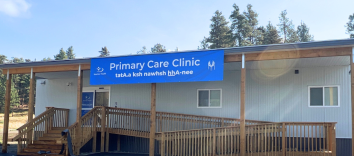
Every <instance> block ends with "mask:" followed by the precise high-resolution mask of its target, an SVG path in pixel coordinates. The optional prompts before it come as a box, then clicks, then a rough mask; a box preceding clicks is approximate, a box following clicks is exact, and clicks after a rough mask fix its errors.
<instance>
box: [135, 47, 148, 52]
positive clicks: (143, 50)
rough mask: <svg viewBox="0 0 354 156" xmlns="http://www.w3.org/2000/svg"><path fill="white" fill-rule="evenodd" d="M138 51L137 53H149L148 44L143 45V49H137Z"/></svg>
mask: <svg viewBox="0 0 354 156" xmlns="http://www.w3.org/2000/svg"><path fill="white" fill-rule="evenodd" d="M136 53H137V54H147V53H148V51H147V48H146V46H143V47H142V48H141V50H139V51H137V52H136Z"/></svg>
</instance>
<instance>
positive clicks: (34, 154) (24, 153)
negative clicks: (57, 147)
mask: <svg viewBox="0 0 354 156" xmlns="http://www.w3.org/2000/svg"><path fill="white" fill-rule="evenodd" d="M17 155H21V156H51V155H53V156H64V154H57V153H50V154H38V153H27V152H20V153H17Z"/></svg>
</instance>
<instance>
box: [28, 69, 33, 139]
mask: <svg viewBox="0 0 354 156" xmlns="http://www.w3.org/2000/svg"><path fill="white" fill-rule="evenodd" d="M34 83H35V73H33V68H31V75H30V88H29V101H28V122H31V121H32V119H33V108H34ZM32 133H33V131H32V130H30V131H28V133H27V138H28V141H27V145H28V144H32V135H33V134H32Z"/></svg>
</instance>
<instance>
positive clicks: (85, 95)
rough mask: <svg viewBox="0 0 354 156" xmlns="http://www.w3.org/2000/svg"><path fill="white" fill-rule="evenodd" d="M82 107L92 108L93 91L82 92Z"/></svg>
mask: <svg viewBox="0 0 354 156" xmlns="http://www.w3.org/2000/svg"><path fill="white" fill-rule="evenodd" d="M82 108H93V92H82Z"/></svg>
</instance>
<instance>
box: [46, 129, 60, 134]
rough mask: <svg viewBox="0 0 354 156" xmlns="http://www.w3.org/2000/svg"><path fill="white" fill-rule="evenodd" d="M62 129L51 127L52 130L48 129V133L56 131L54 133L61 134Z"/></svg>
mask: <svg viewBox="0 0 354 156" xmlns="http://www.w3.org/2000/svg"><path fill="white" fill-rule="evenodd" d="M62 131H63V130H60V129H52V130H49V131H48V133H56V134H61V132H62Z"/></svg>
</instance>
